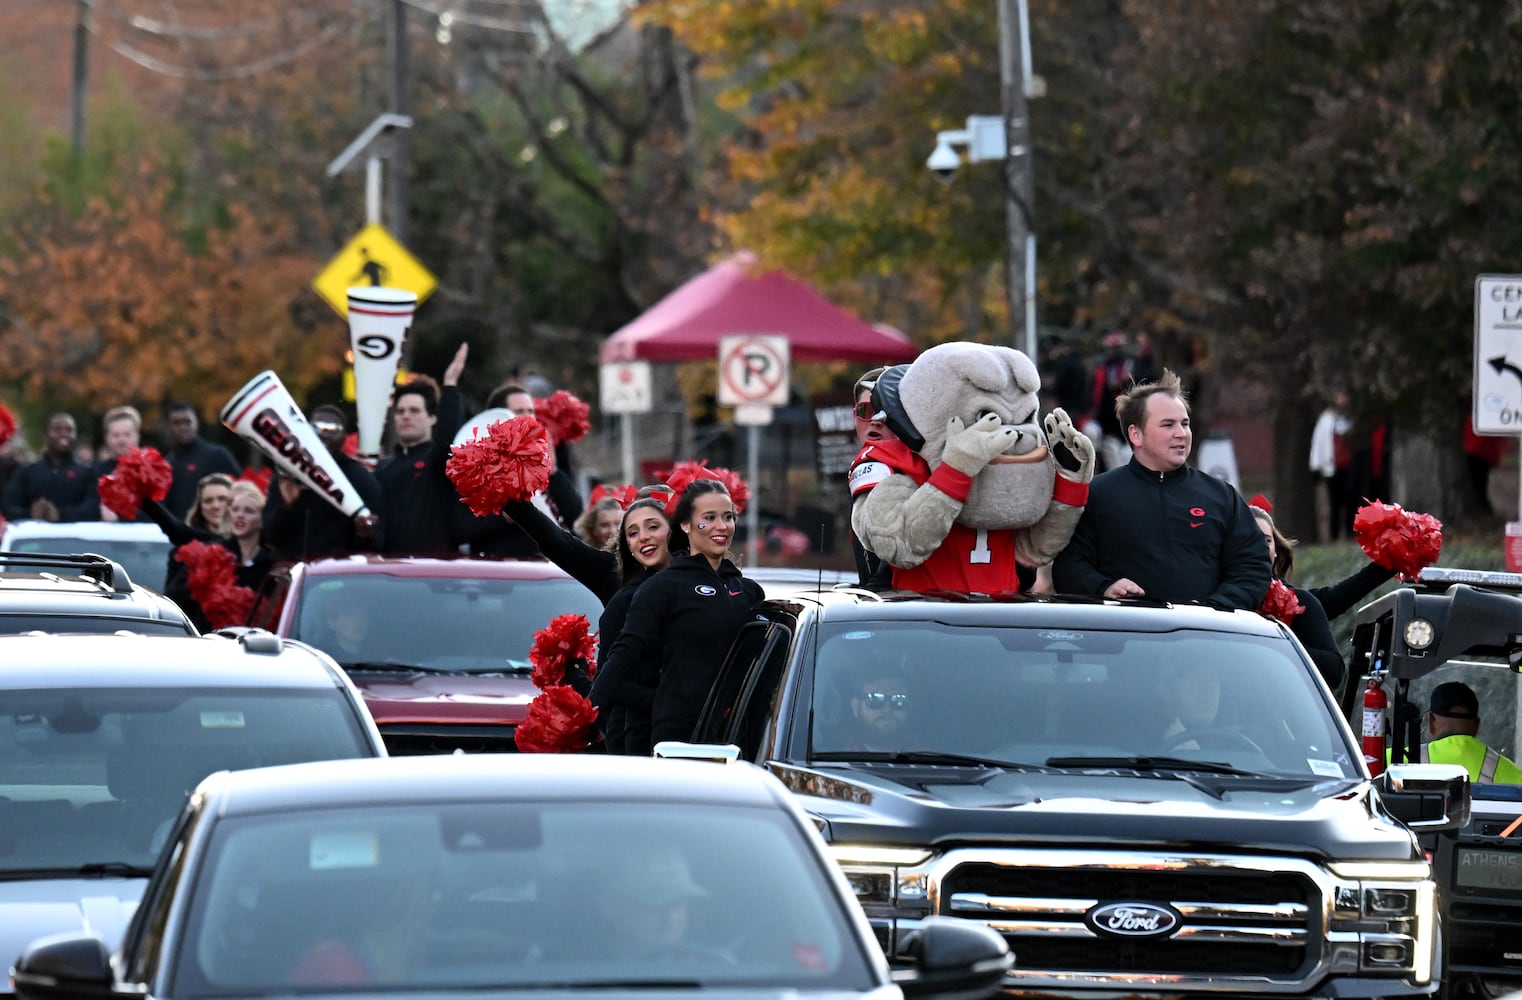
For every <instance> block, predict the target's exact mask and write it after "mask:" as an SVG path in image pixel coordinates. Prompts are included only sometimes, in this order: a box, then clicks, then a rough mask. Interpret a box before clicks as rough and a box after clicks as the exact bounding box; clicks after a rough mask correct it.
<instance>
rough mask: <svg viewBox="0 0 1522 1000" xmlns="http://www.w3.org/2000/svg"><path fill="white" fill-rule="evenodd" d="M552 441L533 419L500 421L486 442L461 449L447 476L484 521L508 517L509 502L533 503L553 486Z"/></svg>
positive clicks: (474, 441) (448, 466)
mask: <svg viewBox="0 0 1522 1000" xmlns="http://www.w3.org/2000/svg"><path fill="white" fill-rule="evenodd" d="M550 450H551V445H550V436H549V434H548V433H547V432H546V431H545V429H544V425H543V424H541V423H540V422H539V421H538V420H535V419H534V418H533V417H530V416H519V417H514V418H512V419H511V420H498V421H497V422H496V423H494V424H492V425H491V426H489V427H487V428H486V434H485V436H484V437H476V438H474V439H472V440H470V441H464V442H462V443H460V444H457V445H455V447H454V450H453V451H452V452H451V453H450V455H449V461H448V462H447V463H445V465H444V474H445V475H447V476H448V477H449V481H450V482H452V483H454V486H455V489H457V490H459V491H460V499H461V500H463V501H464V502H465V505H466V506H467V507H469V508H470V509H471V512H472V513H474V514H476V515H477V516H480V517H490V516H492V515H494V514H500V513H501V512H502V505H503V504H505V503H507V501H509V500H527V499H528V498H529V497H531V496H533V495H534V494H535V493H538V492H539V491H540V490H542V489H544V488H545V487H546V486H548V485H549V483H550V471H551V470H552V469H553V468H554V465H553V463H552V461H551V458H550Z"/></svg>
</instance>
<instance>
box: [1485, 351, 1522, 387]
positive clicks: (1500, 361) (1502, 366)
mask: <svg viewBox="0 0 1522 1000" xmlns="http://www.w3.org/2000/svg"><path fill="white" fill-rule="evenodd" d="M1490 367H1492V368H1494V369H1495V370H1496V374H1497V375H1499V374H1501V373H1502V372H1511V373H1512V374H1513V375H1515V376H1516V377H1517V381H1518V382H1522V368H1518V367H1517V366H1516V365H1514V364H1511V363H1509V362H1508V361H1507V360H1506V355H1504V354H1502V355H1500V356H1499V357H1494V358H1491V359H1490Z"/></svg>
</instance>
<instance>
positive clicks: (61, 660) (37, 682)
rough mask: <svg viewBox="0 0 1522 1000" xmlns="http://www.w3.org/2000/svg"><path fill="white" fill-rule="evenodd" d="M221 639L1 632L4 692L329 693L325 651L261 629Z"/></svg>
mask: <svg viewBox="0 0 1522 1000" xmlns="http://www.w3.org/2000/svg"><path fill="white" fill-rule="evenodd" d="M245 635H246V638H239V637H236V636H234V635H232V634H224V635H207V636H192V635H183V636H181V635H124V634H120V633H118V634H115V635H55V634H37V633H31V634H25V635H0V689H5V688H12V689H14V688H39V687H55V688H60V689H63V688H99V687H131V688H153V687H163V688H227V687H238V688H245V689H249V688H270V689H276V688H278V689H288V688H331V687H333V686H334V685H335V684H337V685H341V684H342V680H341V679H340V677H339V674H338V669H339V668H338V667H337V666H336V665H335V664H333V663H332V661H330V660H329V659H328V658H327V657H326V656H325V655H324V654H322V653H319V652H317V651H316V650H314V649H312V648H311V647H310V646H307V645H305V644H303V643H300V642H295V641H293V640H288V639H286V640H282V639H277V638H276V637H275V636H273V635H270V634H269V633H268V632H264V631H262V630H256V629H251V630H245Z"/></svg>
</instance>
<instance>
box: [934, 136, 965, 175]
mask: <svg viewBox="0 0 1522 1000" xmlns="http://www.w3.org/2000/svg"><path fill="white" fill-rule="evenodd" d="M961 165H962V158H961V156H959V155H957V151H956V150H954V149H952V148H951V144H950V143H949V142H946V141H945V140H944V139H943V140H941V141H940V142H937V143H936V144H935V150H934V151H933V152H931V154H930V159H928V160H926V161H925V166H927V167H929V168H930V172H931V173H932V174H934V175H935V179H936V180H938V181H940V182H941V183H942V184H950V183H951V181H952V178H954V177H956V175H957V169H958V168H959V167H961Z"/></svg>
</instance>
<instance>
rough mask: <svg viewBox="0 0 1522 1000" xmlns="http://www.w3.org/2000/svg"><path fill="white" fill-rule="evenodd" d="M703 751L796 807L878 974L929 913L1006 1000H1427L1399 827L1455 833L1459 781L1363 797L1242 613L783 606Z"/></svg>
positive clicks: (1431, 780) (746, 641)
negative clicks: (1001, 945)
mask: <svg viewBox="0 0 1522 1000" xmlns="http://www.w3.org/2000/svg"><path fill="white" fill-rule="evenodd" d="M694 741H695V742H696V743H699V744H704V745H708V746H713V745H727V746H728V747H729V749H730V752H732V753H733V752H735V748H737V749H738V754H739V755H740V756H742V757H744V758H745V759H748V760H751V761H755V762H757V763H760V764H763V765H764V766H766V767H768V768H770V769H771V770H772V771H773V772H774V773H775V774H777V775H778V776H779V777H780V778H781V779H782V781H783V782H784V783H785V784H786V785H787V786H788V787H789V788H790V789H791V790H792V791H793V792H794V793H796V794H797V795H798V796H799V797H800V799H801V801H802V804H803V805H804V807H805V809H806V810H807V811H809V812H810V813H811V814H812V816H813V817H814V819H815V821H816V823H817V824H818V825H819V827H820V829H821V831H822V832H823V834H824V837H825V839H826V840H827V841H828V842H829V844H830V846H831V850H832V852H833V854H834V857H835V859H836V860H837V862H838V863H839V864H840V865H841V866H842V868H843V869H844V870H845V872H846V874H847V877H848V878H849V880H850V882H851V884H852V885H853V886H854V887H855V890H856V894H857V897H858V899H859V900H860V902H861V904H862V906H863V908H864V909H865V910H866V912H867V915H868V917H869V919H870V921H871V923H872V926H873V928H874V929H875V931H876V934H877V937H878V941H879V943H880V944H881V945H882V947H883V948H884V950H885V951H886V952H887V954H888V955H889V957H890V958H900V957H902V956H905V955H907V954H910V953H911V949H912V948H913V946H914V939H915V932H916V929H917V928H918V926H919V925H920V922H921V921H923V920H924V919H925V918H926V917H928V916H930V915H932V914H936V915H944V916H955V917H962V918H967V919H973V920H978V921H982V922H984V923H986V924H987V925H988V926H990V927H992V928H994V929H996V930H998V931H999V932H1000V933H1002V934H1003V935H1004V936H1005V938H1006V939H1007V940H1008V941H1009V943H1010V946H1011V948H1012V949H1013V951H1014V952H1015V958H1016V961H1015V967H1014V969H1013V970H1012V971H1011V972H1010V973H1009V975H1008V977H1007V979H1006V992H1007V993H1009V994H1012V995H1017V996H1029V997H1037V996H1041V997H1094V998H1099V997H1105V998H1115V997H1156V998H1162V997H1189V996H1194V997H1204V996H1210V995H1219V994H1223V993H1246V994H1253V995H1257V996H1263V997H1291V996H1294V997H1326V998H1330V997H1387V996H1420V995H1428V994H1432V993H1434V992H1435V991H1436V990H1437V988H1438V984H1437V980H1436V977H1435V969H1434V963H1435V961H1436V957H1437V953H1438V945H1437V932H1436V912H1437V911H1436V898H1435V884H1434V881H1433V878H1432V869H1431V865H1430V864H1429V862H1428V860H1427V858H1426V857H1425V856H1424V854H1423V852H1422V850H1421V849H1420V847H1419V845H1418V843H1417V838H1416V835H1415V834H1414V833H1413V828H1422V829H1428V830H1441V829H1449V828H1452V827H1455V826H1458V825H1462V824H1463V823H1464V822H1466V821H1467V813H1468V782H1467V778H1465V777H1464V776H1463V774H1462V769H1458V768H1453V767H1444V766H1442V765H1409V766H1402V767H1397V768H1392V769H1391V770H1390V772H1389V773H1387V774H1386V775H1384V776H1382V777H1381V778H1379V779H1375V780H1371V779H1370V777H1369V772H1368V770H1367V768H1366V766H1365V764H1364V760H1363V756H1362V753H1361V750H1360V746H1359V743H1358V741H1357V739H1356V738H1355V737H1354V735H1353V732H1352V731H1351V729H1350V728H1349V726H1348V724H1347V722H1346V721H1345V720H1344V718H1343V717H1342V716H1341V715H1340V714H1339V712H1338V705H1337V702H1336V700H1335V698H1334V696H1333V695H1332V693H1331V692H1330V691H1329V690H1328V689H1327V687H1326V686H1325V684H1324V683H1323V682H1322V681H1321V679H1320V675H1319V674H1318V673H1317V671H1316V669H1315V667H1314V666H1313V665H1312V663H1311V661H1310V660H1309V658H1308V657H1307V656H1306V654H1305V652H1304V650H1303V649H1302V648H1301V647H1300V645H1299V644H1298V643H1297V642H1296V641H1295V639H1294V638H1293V637H1292V636H1291V634H1290V633H1289V632H1288V630H1287V629H1285V628H1284V627H1282V626H1281V625H1280V624H1279V623H1277V622H1275V621H1271V620H1269V619H1265V618H1263V617H1260V616H1258V615H1256V614H1250V613H1245V612H1236V613H1227V612H1220V611H1214V610H1209V609H1204V608H1191V607H1172V606H1167V605H1158V604H1146V603H1133V602H1114V601H1101V600H1092V599H1064V598H1036V597H1021V598H1010V599H1008V600H991V599H985V598H977V597H949V596H948V597H943V598H928V597H918V596H914V595H877V594H869V593H866V592H862V591H830V592H818V593H811V594H804V595H794V596H792V597H789V598H787V599H784V600H778V601H770V602H767V604H765V605H763V606H762V608H761V610H760V611H759V613H758V615H757V620H756V621H754V622H752V623H751V624H750V625H749V626H747V628H746V629H745V630H744V631H743V632H742V633H741V635H740V637H739V638H738V639H737V640H736V643H735V646H734V647H733V649H732V650H731V651H730V654H729V657H728V659H727V660H726V663H725V665H724V667H723V670H722V673H721V675H720V677H719V679H718V680H717V682H716V684H715V686H714V688H713V690H712V693H711V695H710V698H709V702H708V705H707V707H706V709H705V712H704V715H703V718H702V720H701V722H700V723H699V726H698V728H697V731H696V732H695V734H694ZM681 749H683V748H677V747H673V748H668V750H670V751H680V750H681ZM692 749H695V748H692ZM657 752H658V753H660V752H662V750H661V749H660V748H658V750H657ZM1456 772H1457V773H1456ZM1396 811H1399V813H1400V815H1401V816H1403V817H1405V820H1404V821H1403V820H1402V819H1399V818H1397V816H1396Z"/></svg>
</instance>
